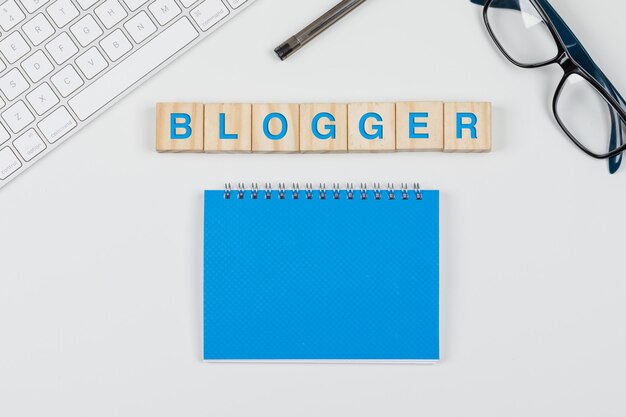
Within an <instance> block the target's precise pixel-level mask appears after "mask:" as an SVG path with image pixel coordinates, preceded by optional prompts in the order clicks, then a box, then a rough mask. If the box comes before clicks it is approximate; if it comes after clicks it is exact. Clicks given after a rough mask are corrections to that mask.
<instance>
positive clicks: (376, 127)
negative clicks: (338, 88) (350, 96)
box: [348, 103, 396, 152]
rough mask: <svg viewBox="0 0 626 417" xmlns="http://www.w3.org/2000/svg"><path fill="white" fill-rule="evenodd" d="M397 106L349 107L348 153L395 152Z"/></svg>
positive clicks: (388, 104) (367, 105)
mask: <svg viewBox="0 0 626 417" xmlns="http://www.w3.org/2000/svg"><path fill="white" fill-rule="evenodd" d="M395 150H396V104H395V103H353V104H349V105H348V152H394V151H395Z"/></svg>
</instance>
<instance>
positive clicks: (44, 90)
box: [26, 83, 59, 116]
mask: <svg viewBox="0 0 626 417" xmlns="http://www.w3.org/2000/svg"><path fill="white" fill-rule="evenodd" d="M26 100H28V102H29V103H30V105H31V106H33V109H35V111H36V112H37V114H38V115H40V116H41V115H42V114H44V113H45V112H47V111H48V110H50V109H51V108H52V107H54V106H55V105H56V104H57V103H58V102H59V98H58V97H57V95H56V94H55V93H54V91H52V88H50V85H48V83H43V84H41V85H40V86H39V87H37V88H35V89H34V90H33V91H31V92H30V93H28V94H26Z"/></svg>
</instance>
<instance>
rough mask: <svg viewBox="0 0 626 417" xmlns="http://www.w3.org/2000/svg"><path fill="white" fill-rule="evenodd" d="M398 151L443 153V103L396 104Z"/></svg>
mask: <svg viewBox="0 0 626 417" xmlns="http://www.w3.org/2000/svg"><path fill="white" fill-rule="evenodd" d="M396 150H397V151H438V152H442V151H443V102H440V101H432V102H427V101H424V102H412V103H396Z"/></svg>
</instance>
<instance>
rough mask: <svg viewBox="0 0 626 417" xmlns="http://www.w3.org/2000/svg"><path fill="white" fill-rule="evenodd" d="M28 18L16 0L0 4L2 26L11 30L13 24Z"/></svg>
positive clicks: (0, 22) (0, 24)
mask: <svg viewBox="0 0 626 417" xmlns="http://www.w3.org/2000/svg"><path fill="white" fill-rule="evenodd" d="M24 19H26V15H24V13H23V12H22V10H21V9H20V8H19V7H18V5H17V3H16V2H15V0H8V1H5V2H4V3H2V5H0V27H2V29H4V30H11V29H12V28H13V26H15V25H17V24H18V23H20V22H21V21H22V20H24Z"/></svg>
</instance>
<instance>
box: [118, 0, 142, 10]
mask: <svg viewBox="0 0 626 417" xmlns="http://www.w3.org/2000/svg"><path fill="white" fill-rule="evenodd" d="M146 1H148V0H124V3H126V6H128V8H129V9H130V10H132V11H133V12H134V11H135V10H137V9H138V8H140V7H141V6H143V4H144V3H145V2H146Z"/></svg>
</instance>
